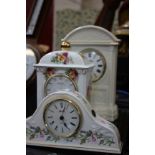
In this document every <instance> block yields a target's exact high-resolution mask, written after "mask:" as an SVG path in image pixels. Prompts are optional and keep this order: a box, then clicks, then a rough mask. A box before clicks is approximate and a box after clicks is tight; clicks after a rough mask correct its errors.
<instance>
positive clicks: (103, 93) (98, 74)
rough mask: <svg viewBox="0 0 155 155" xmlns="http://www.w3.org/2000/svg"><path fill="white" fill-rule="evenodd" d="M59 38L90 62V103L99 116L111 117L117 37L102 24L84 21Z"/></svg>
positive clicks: (113, 105)
mask: <svg viewBox="0 0 155 155" xmlns="http://www.w3.org/2000/svg"><path fill="white" fill-rule="evenodd" d="M62 41H67V42H69V43H70V46H71V48H70V50H71V51H75V52H78V53H80V54H81V55H82V57H83V58H84V59H85V60H89V61H91V62H93V63H94V65H95V67H94V68H93V73H92V81H93V84H92V94H91V104H92V106H93V108H94V109H95V110H96V112H97V113H98V114H100V116H102V117H104V118H106V119H107V120H110V121H114V120H115V119H116V118H117V115H118V110H117V106H116V104H115V94H116V90H115V89H116V71H117V47H118V42H119V40H118V39H117V38H116V37H115V36H114V35H113V34H112V33H111V32H109V31H107V30H105V29H104V28H101V27H98V26H93V25H87V26H82V27H79V28H76V29H74V30H73V31H71V32H70V33H68V34H67V35H66V36H65V37H64V39H62Z"/></svg>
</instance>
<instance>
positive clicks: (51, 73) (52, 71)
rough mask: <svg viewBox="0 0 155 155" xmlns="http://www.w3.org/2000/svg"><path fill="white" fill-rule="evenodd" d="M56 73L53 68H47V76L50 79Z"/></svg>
mask: <svg viewBox="0 0 155 155" xmlns="http://www.w3.org/2000/svg"><path fill="white" fill-rule="evenodd" d="M54 73H55V71H54V69H53V68H47V71H46V75H47V76H48V77H49V76H51V75H53V74H54Z"/></svg>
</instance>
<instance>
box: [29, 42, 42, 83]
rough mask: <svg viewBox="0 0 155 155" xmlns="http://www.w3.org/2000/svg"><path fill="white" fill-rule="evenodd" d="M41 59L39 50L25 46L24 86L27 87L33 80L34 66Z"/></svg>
mask: <svg viewBox="0 0 155 155" xmlns="http://www.w3.org/2000/svg"><path fill="white" fill-rule="evenodd" d="M40 58H41V54H40V52H39V50H38V49H37V48H35V47H33V46H32V45H30V44H27V45H26V84H27V85H29V84H30V83H31V82H32V81H33V80H34V78H35V68H34V66H33V65H34V64H36V63H38V61H39V59H40Z"/></svg>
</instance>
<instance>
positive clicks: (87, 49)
mask: <svg viewBox="0 0 155 155" xmlns="http://www.w3.org/2000/svg"><path fill="white" fill-rule="evenodd" d="M92 50H93V51H94V52H95V53H96V54H97V55H99V56H100V57H101V59H102V62H103V65H104V67H105V69H104V70H103V72H102V74H101V76H100V77H99V78H98V79H96V80H92V82H97V81H98V80H100V79H101V78H102V77H103V75H104V74H105V71H106V68H107V63H106V59H105V57H104V55H103V54H101V53H100V52H99V50H96V49H94V48H86V49H84V50H82V51H80V55H81V56H82V57H83V58H84V55H83V54H84V53H88V52H91V51H92ZM95 65H96V64H95Z"/></svg>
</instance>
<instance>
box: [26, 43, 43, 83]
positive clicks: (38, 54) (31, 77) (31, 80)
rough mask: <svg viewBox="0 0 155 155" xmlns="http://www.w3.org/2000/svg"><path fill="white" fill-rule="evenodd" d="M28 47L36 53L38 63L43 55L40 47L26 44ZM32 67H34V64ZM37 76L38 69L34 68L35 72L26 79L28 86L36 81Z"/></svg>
mask: <svg viewBox="0 0 155 155" xmlns="http://www.w3.org/2000/svg"><path fill="white" fill-rule="evenodd" d="M26 49H31V50H32V51H33V52H34V55H35V57H36V62H37V63H38V62H39V60H40V58H41V56H42V55H41V54H40V51H39V49H37V48H36V47H34V46H32V45H30V44H26ZM31 67H33V65H32V66H31ZM35 77H36V71H35V70H34V72H33V74H32V75H31V76H30V77H29V78H28V79H27V80H26V86H29V85H30V84H31V83H32V82H33V81H34V79H35Z"/></svg>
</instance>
